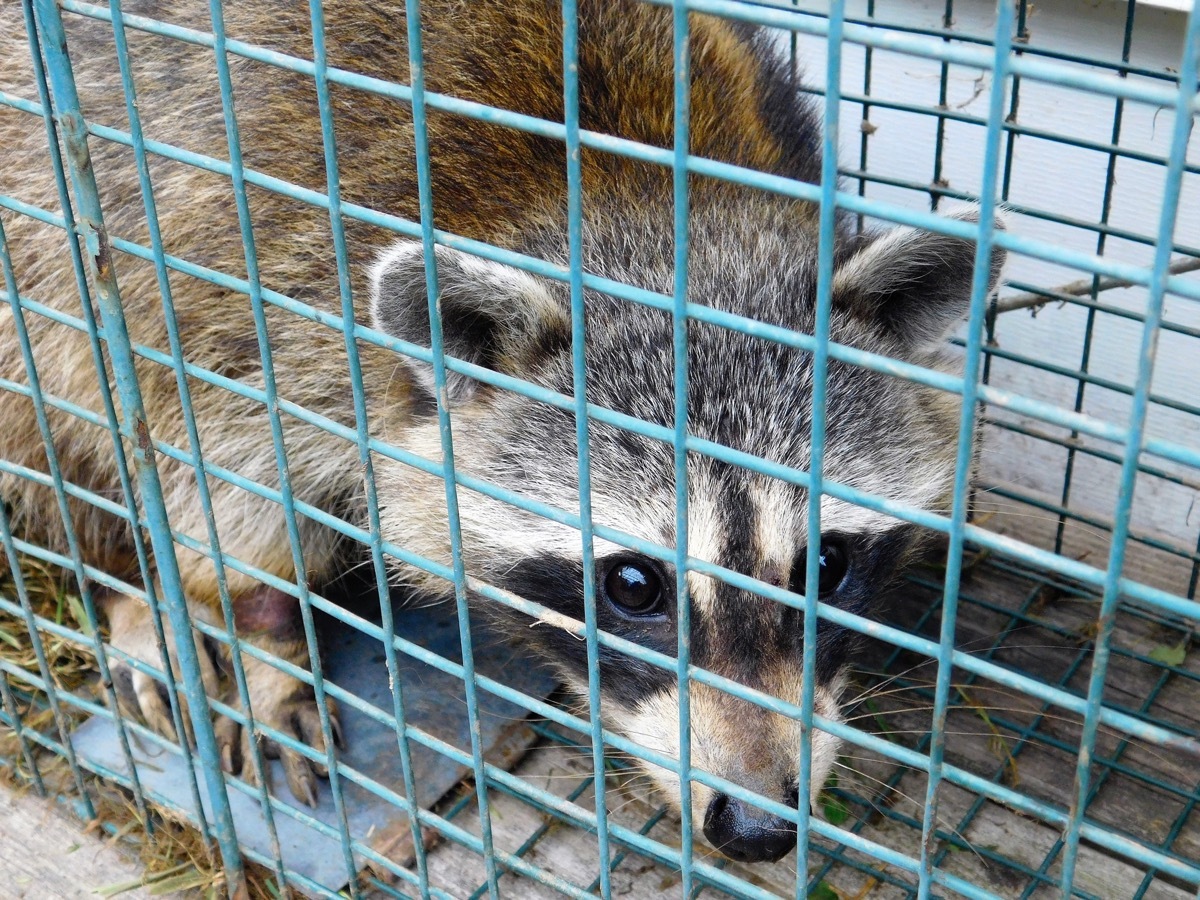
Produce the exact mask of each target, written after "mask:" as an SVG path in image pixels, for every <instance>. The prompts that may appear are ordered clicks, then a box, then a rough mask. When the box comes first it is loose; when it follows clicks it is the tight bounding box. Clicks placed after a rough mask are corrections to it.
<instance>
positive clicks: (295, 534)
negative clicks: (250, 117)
mask: <svg viewBox="0 0 1200 900" xmlns="http://www.w3.org/2000/svg"><path fill="white" fill-rule="evenodd" d="M209 17H210V19H211V21H212V27H213V57H214V60H215V62H216V67H217V80H218V82H219V84H220V87H221V112H222V115H223V117H224V120H225V140H226V144H227V145H228V148H229V165H230V176H231V181H232V184H233V197H234V203H235V205H236V206H237V214H238V226H239V227H240V229H241V236H242V246H243V248H244V257H245V262H246V278H247V280H248V281H249V283H250V284H249V287H250V291H249V294H250V307H251V310H252V312H253V314H254V330H255V336H256V338H257V340H258V351H259V356H260V358H261V361H262V370H263V390H264V393H265V394H266V404H265V405H266V412H267V419H268V421H269V422H270V425H271V442H272V444H273V445H274V448H275V464H276V472H277V474H278V475H279V492H280V495H281V500H282V505H283V514H284V520H285V522H286V524H287V534H288V543H289V544H290V545H291V551H292V567H293V568H294V570H295V576H296V589H297V595H298V597H297V599H298V600H299V604H300V615H301V618H302V620H303V622H304V637H305V643H306V644H307V647H308V662H309V668H310V670H311V672H312V678H313V694H314V701H315V704H316V707H317V717H318V719H319V720H320V723H321V736H322V738H323V740H324V742H325V766H326V768H327V770H328V772H329V790H330V793H331V794H332V795H333V806H334V812H335V814H336V816H337V820H338V826H339V828H338V831H339V834H338V837H339V839H340V844H341V851H342V859H343V862H344V863H345V866H346V877H347V881H348V885H349V891H350V896H351V897H357V896H358V884H357V867H356V866H355V864H354V851H353V850H352V849H351V848H350V827H349V823H348V821H347V818H346V803H345V798H344V797H343V795H342V784H341V777H340V775H339V773H338V765H337V746H336V742H335V740H334V735H333V727H332V725H331V724H330V719H329V705H328V701H327V700H326V697H325V678H324V672H323V671H322V665H321V655H320V652H319V649H318V643H317V634H316V626H315V624H314V622H313V612H312V602H311V599H310V597H309V587H308V567H307V566H306V565H305V563H304V548H303V546H302V545H301V540H300V529H299V526H298V525H297V523H296V508H295V495H294V493H293V491H292V482H291V474H290V472H289V468H288V460H287V449H286V446H285V444H284V439H283V423H282V421H281V419H280V415H279V398H278V389H277V385H276V383H275V367H274V365H273V362H272V353H271V341H270V337H269V335H268V333H267V317H266V309H265V307H264V304H263V297H262V281H261V279H260V274H259V268H258V250H257V246H256V242H255V238H254V225H253V222H252V220H251V218H250V203H249V199H248V197H247V195H246V179H245V167H244V165H243V163H242V147H241V138H240V135H239V130H238V123H237V113H236V111H235V107H234V96H233V78H232V75H231V73H230V69H229V57H228V55H227V50H226V46H225V44H226V37H225V18H224V11H223V8H222V5H221V0H210V2H209ZM251 743H252V744H254V743H257V739H256V737H255V736H254V735H251ZM282 752H284V751H283V750H281V754H282ZM303 764H304V765H308V762H307V759H305V761H304V763H303ZM298 799H299V798H298Z"/></svg>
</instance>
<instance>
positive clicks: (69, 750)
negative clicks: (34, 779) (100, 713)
mask: <svg viewBox="0 0 1200 900" xmlns="http://www.w3.org/2000/svg"><path fill="white" fill-rule="evenodd" d="M0 266H2V268H3V273H2V274H3V277H4V289H5V292H6V293H7V294H8V295H9V297H8V300H9V303H10V305H11V306H12V310H13V315H14V317H18V313H19V295H18V294H17V282H16V277H15V275H14V273H13V267H12V261H11V259H10V258H9V253H8V241H7V240H6V238H5V233H4V221H3V219H2V218H0ZM31 386H32V383H31ZM30 402H33V403H36V402H37V401H36V399H35V398H34V396H33V394H32V392H31V395H30ZM0 543H3V545H4V555H5V558H6V559H7V561H8V567H9V571H10V573H11V575H12V581H13V589H14V591H15V592H16V595H17V602H18V603H19V604H20V606H21V612H22V613H23V614H24V618H25V627H26V628H27V629H28V631H29V643H30V645H31V646H32V647H33V656H34V659H35V660H36V661H37V667H38V674H39V675H41V676H42V681H43V683H44V684H46V685H47V687H48V690H47V691H46V702H47V705H48V706H49V707H50V713H51V715H52V716H53V717H54V725H55V728H56V729H57V731H58V739H59V741H60V742H61V743H62V746H63V753H64V756H65V757H66V760H67V765H68V766H69V767H70V769H71V776H72V777H73V778H74V779H75V787H76V789H77V790H78V791H79V797H80V800H81V801H82V803H83V805H84V809H85V815H86V816H87V818H89V819H91V818H95V815H96V811H95V808H94V807H93V805H92V798H91V792H90V791H89V790H88V788H87V783H86V782H85V781H84V778H83V770H82V769H81V768H80V767H79V761H78V759H77V758H76V756H75V746H74V744H72V743H71V724H70V722H69V721H68V720H67V717H66V715H65V714H64V713H63V710H62V707H61V705H60V704H59V702H58V696H57V693H56V692H55V691H54V689H53V685H54V682H53V680H52V679H51V675H50V665H49V662H48V660H47V659H46V648H45V646H44V645H43V643H42V635H41V632H39V631H38V628H37V620H36V619H35V618H34V612H33V604H32V603H31V602H30V600H29V592H28V591H27V590H26V587H25V577H24V575H22V574H21V560H20V557H18V556H17V548H16V547H15V546H14V544H13V534H12V525H11V522H10V520H9V516H8V508H7V507H6V506H5V504H4V503H3V502H2V501H0ZM4 677H5V682H6V683H7V678H8V676H7V675H5V676H4ZM12 711H13V714H14V716H15V714H16V707H15V706H13V707H12Z"/></svg>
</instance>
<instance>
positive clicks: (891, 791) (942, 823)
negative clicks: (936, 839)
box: [834, 761, 982, 860]
mask: <svg viewBox="0 0 1200 900" xmlns="http://www.w3.org/2000/svg"><path fill="white" fill-rule="evenodd" d="M834 765H835V766H837V767H838V768H841V769H844V770H846V771H847V772H849V773H851V774H852V775H853V776H855V777H858V778H864V779H866V780H867V781H873V782H875V783H876V784H878V785H879V786H880V787H882V788H883V789H884V791H886V792H887V794H886V795H885V796H889V795H895V796H897V797H900V798H901V799H903V800H907V801H908V802H909V803H911V804H912V805H913V807H914V808H916V809H922V808H923V807H924V805H925V802H924V800H921V801H917V800H915V799H914V798H913V797H911V796H910V795H908V794H906V793H905V792H904V791H902V790H900V789H899V788H898V787H895V786H893V785H890V784H888V783H887V782H886V781H884V780H883V779H881V778H876V777H874V776H873V775H868V774H867V773H866V772H860V771H858V770H856V769H854V768H852V767H851V766H847V765H845V764H844V763H841V762H836V761H835V762H834ZM858 799H861V800H862V801H863V802H865V803H866V804H867V805H868V806H870V807H871V808H872V809H874V810H875V811H876V812H877V813H880V814H884V810H883V807H882V806H880V805H879V804H878V803H876V802H875V801H874V800H873V799H871V798H870V797H861V798H858ZM892 805H893V804H889V806H888V808H891V806H892ZM937 825H938V827H940V828H944V829H945V830H946V831H948V832H949V833H950V834H952V835H954V836H955V837H956V838H958V839H959V840H960V841H962V842H963V844H964V845H966V846H967V848H968V849H970V851H971V852H972V853H974V854H975V855H976V856H979V854H978V852H977V851H976V850H975V847H974V845H973V844H972V843H971V842H970V841H969V840H967V838H966V837H965V836H964V835H963V834H962V833H961V832H959V831H958V829H957V828H954V827H953V826H951V825H948V824H947V823H946V820H945V819H944V818H942V816H941V815H939V816H938V821H937ZM980 859H981V860H982V857H980Z"/></svg>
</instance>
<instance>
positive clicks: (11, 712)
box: [0, 509, 46, 797]
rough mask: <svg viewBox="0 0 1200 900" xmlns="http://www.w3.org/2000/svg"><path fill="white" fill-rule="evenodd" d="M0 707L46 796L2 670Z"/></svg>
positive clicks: (32, 776) (34, 781) (33, 778)
mask: <svg viewBox="0 0 1200 900" xmlns="http://www.w3.org/2000/svg"><path fill="white" fill-rule="evenodd" d="M2 514H3V510H2V509H0V515H2ZM0 709H4V710H7V712H5V713H4V714H3V715H2V716H0V722H4V721H5V720H6V719H7V723H8V727H9V728H11V729H12V732H13V736H14V737H15V738H16V739H17V746H18V747H19V748H20V750H21V759H23V760H24V761H25V766H26V768H28V769H29V775H28V776H26V780H27V781H29V782H32V784H33V789H34V791H36V792H37V795H38V796H39V797H45V796H46V783H45V782H44V781H42V772H41V769H39V768H38V762H37V756H36V755H35V754H34V750H33V747H32V746H30V743H29V738H27V737H25V725H24V723H23V722H22V721H21V711H20V710H19V709H18V708H17V698H16V695H15V694H14V693H13V689H12V685H11V684H9V683H8V673H7V672H0ZM0 759H2V758H0ZM13 771H14V772H17V773H18V774H20V768H19V765H18V763H17V762H16V761H15V760H14V761H13Z"/></svg>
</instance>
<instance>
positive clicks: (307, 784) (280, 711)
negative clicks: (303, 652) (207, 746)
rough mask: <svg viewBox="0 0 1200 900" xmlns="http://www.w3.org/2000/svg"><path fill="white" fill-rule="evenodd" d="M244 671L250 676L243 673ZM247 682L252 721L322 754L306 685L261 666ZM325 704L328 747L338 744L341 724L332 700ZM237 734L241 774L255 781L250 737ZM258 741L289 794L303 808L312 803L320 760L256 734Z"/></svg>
mask: <svg viewBox="0 0 1200 900" xmlns="http://www.w3.org/2000/svg"><path fill="white" fill-rule="evenodd" d="M247 674H248V675H250V673H249V672H248V673H247ZM250 680H251V703H253V704H254V716H255V719H256V721H258V722H261V723H262V724H263V725H266V726H269V727H270V728H271V729H273V730H275V731H278V732H280V733H282V734H283V735H285V736H287V737H289V738H292V739H294V740H296V741H297V742H299V743H302V744H307V745H308V746H309V747H312V748H313V749H314V750H316V751H317V753H319V754H324V753H325V750H326V744H325V737H324V734H323V733H322V730H321V716H320V711H319V710H318V709H317V705H316V698H315V697H314V696H313V692H312V688H310V687H309V686H308V685H306V684H304V683H303V682H300V681H297V680H296V679H294V678H292V677H291V676H290V675H285V674H284V673H282V672H280V671H279V670H277V669H274V668H270V667H266V666H256V667H255V671H254V673H253V676H252V677H251V679H250ZM326 702H327V704H328V709H329V725H330V731H331V732H332V733H333V740H334V745H335V746H337V747H341V746H343V743H342V725H341V722H340V721H339V719H338V711H337V705H336V704H335V703H334V702H333V701H332V700H328V701H326ZM242 737H243V739H242V759H241V763H242V777H243V778H244V779H245V780H246V781H247V782H249V783H251V784H256V783H257V781H258V779H257V777H256V776H255V772H254V760H253V757H252V755H251V747H250V739H251V738H250V735H249V734H248V733H245V732H243V736H242ZM259 740H260V742H261V743H260V746H261V748H262V753H263V756H264V757H266V758H268V759H278V760H279V761H280V762H281V763H282V764H283V773H284V778H285V780H286V781H287V786H288V788H289V789H290V790H291V792H292V796H294V797H295V798H296V799H297V800H299V801H300V802H301V803H304V804H306V805H307V806H311V807H315V806H316V805H317V795H318V788H317V779H318V778H327V777H328V776H329V769H328V766H326V765H325V763H324V762H321V761H318V760H314V759H311V758H309V757H308V756H305V755H304V754H302V753H299V752H297V751H296V750H292V749H290V748H288V747H286V746H282V745H281V743H280V742H279V741H276V740H272V739H270V738H267V737H264V736H261V735H260V736H259Z"/></svg>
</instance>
